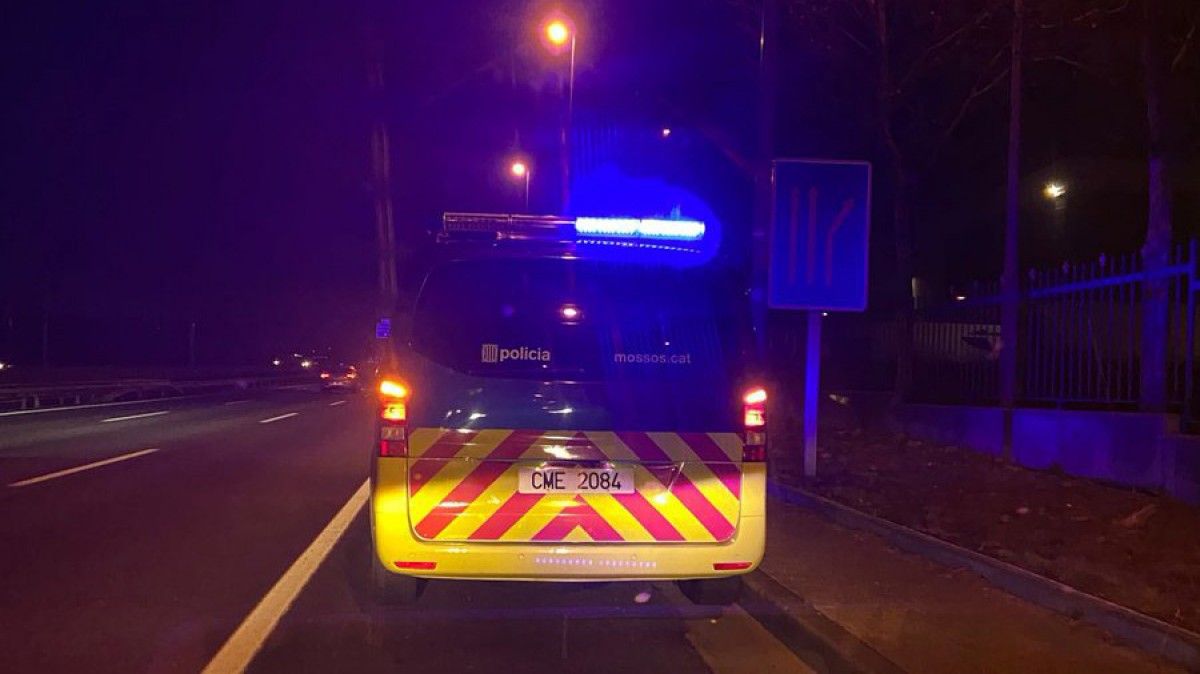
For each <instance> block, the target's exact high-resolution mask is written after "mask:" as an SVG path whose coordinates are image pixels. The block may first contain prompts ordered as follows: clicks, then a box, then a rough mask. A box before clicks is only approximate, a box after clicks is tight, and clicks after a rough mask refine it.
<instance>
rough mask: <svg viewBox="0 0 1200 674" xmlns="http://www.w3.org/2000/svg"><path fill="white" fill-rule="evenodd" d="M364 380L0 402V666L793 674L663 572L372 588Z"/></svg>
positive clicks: (743, 617) (737, 617) (750, 626)
mask: <svg viewBox="0 0 1200 674" xmlns="http://www.w3.org/2000/svg"><path fill="white" fill-rule="evenodd" d="M371 415H372V406H371V403H370V400H369V398H368V397H367V396H361V395H341V394H321V393H319V392H317V391H316V390H305V389H303V388H296V389H290V390H275V391H265V392H264V391H258V392H253V393H248V394H246V395H240V396H210V397H201V398H191V399H178V400H174V401H158V402H140V403H135V404H122V405H111V406H94V407H86V408H81V409H63V410H54V411H44V412H38V413H34V414H6V415H0V485H2V486H0V672H122V673H124V672H197V671H202V670H205V669H206V668H207V669H208V671H237V670H241V669H243V668H245V669H247V670H249V671H253V672H341V671H353V672H413V671H421V672H458V671H464V672H471V671H480V672H482V671H488V672H497V671H499V672H546V671H553V672H561V671H570V672H593V671H594V672H614V671H619V672H651V671H653V672H664V671H667V672H706V671H713V672H748V671H753V672H804V671H811V670H810V669H809V668H808V666H806V665H805V664H804V663H803V662H801V661H800V660H799V659H797V658H796V657H795V656H794V655H793V654H792V652H791V651H789V650H787V648H786V647H785V646H784V645H783V644H782V643H780V642H779V641H777V640H776V639H775V638H774V637H772V636H771V634H770V633H768V632H767V631H766V630H765V629H764V628H763V627H762V626H761V625H760V624H759V623H757V622H756V621H754V619H753V618H751V617H750V616H749V615H747V614H746V613H745V612H744V611H742V610H741V609H740V608H739V607H736V606H734V607H731V608H728V609H724V610H715V609H707V608H700V607H696V606H693V605H692V604H690V603H689V602H688V601H687V600H686V599H685V598H683V596H682V595H680V594H679V592H678V591H677V590H676V589H675V588H674V586H673V585H672V584H669V583H658V584H649V583H648V584H645V585H629V584H594V585H591V584H589V585H549V584H536V583H460V582H440V583H432V584H431V585H430V587H429V589H428V590H427V592H426V594H425V596H424V597H423V598H422V600H421V601H420V603H419V604H417V605H416V606H413V607H405V608H390V607H384V606H380V605H379V604H377V603H376V602H375V601H373V599H372V597H371V594H370V592H369V590H368V587H367V582H366V570H367V566H366V560H367V557H366V555H367V554H368V550H369V536H368V524H367V517H366V512H365V510H363V508H362V507H361V503H362V496H363V495H364V493H365V491H364V481H365V480H366V478H367V472H368V468H369V462H370V457H369V452H370V450H371V447H372V441H371V432H372V422H371Z"/></svg>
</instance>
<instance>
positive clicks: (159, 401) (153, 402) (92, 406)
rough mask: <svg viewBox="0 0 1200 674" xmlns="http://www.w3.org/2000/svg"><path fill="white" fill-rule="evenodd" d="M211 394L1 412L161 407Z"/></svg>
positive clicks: (21, 412) (18, 412) (35, 412)
mask: <svg viewBox="0 0 1200 674" xmlns="http://www.w3.org/2000/svg"><path fill="white" fill-rule="evenodd" d="M212 395H213V394H211V393H200V394H197V395H194V396H170V397H167V398H155V399H154V400H122V401H121V402H117V403H92V404H90V405H70V406H67V407H39V408H37V409H35V410H14V411H12V412H0V417H15V416H20V415H22V414H45V413H46V412H71V411H73V410H90V409H95V408H97V407H122V406H124V405H161V404H163V403H165V402H175V401H176V400H195V399H196V398H207V397H211V396H212Z"/></svg>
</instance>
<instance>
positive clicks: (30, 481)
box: [8, 447, 159, 487]
mask: <svg viewBox="0 0 1200 674" xmlns="http://www.w3.org/2000/svg"><path fill="white" fill-rule="evenodd" d="M158 449H159V448H158V447H152V448H150V449H142V450H139V451H136V452H130V453H128V454H121V455H120V456H114V457H110V458H107V459H101V460H100V461H93V462H92V463H85V464H83V465H82V466H75V467H74V468H67V469H65V470H57V471H54V472H53V473H46V474H45V475H38V476H37V477H31V478H29V479H26V480H21V481H19V482H13V483H12V484H10V485H8V486H10V487H26V486H28V485H31V484H37V483H39V482H45V481H46V480H53V479H54V478H56V477H63V476H65V475H71V474H73V473H81V472H83V471H85V470H91V469H93V468H99V467H100V466H107V465H108V464H110V463H117V462H118V461H128V460H129V459H136V458H137V457H139V456H145V455H147V454H153V453H154V452H157V451H158Z"/></svg>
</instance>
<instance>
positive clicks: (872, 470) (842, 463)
mask: <svg viewBox="0 0 1200 674" xmlns="http://www.w3.org/2000/svg"><path fill="white" fill-rule="evenodd" d="M771 444H772V446H773V448H774V449H773V452H772V462H773V466H772V472H773V474H774V475H775V478H776V479H779V480H782V481H784V482H785V483H789V484H796V485H801V486H803V487H805V488H807V489H809V490H811V491H814V492H817V493H819V494H822V495H823V496H826V497H827V498H830V499H833V500H835V501H838V502H840V503H844V504H846V505H849V506H851V507H854V508H857V509H859V510H862V511H865V512H868V513H870V514H872V515H875V516H877V517H881V518H883V519H887V520H890V521H892V522H896V523H898V524H903V525H905V526H909V527H912V528H914V529H919V530H920V531H923V532H925V533H928V534H930V535H933V536H936V537H938V538H941V539H944V540H946V541H950V542H952V543H955V544H957V545H960V546H962V547H965V548H969V549H971V550H976V551H978V552H981V553H983V554H987V555H991V556H992V557H995V558H997V559H1002V560H1004V561H1006V562H1009V563H1012V564H1016V565H1018V566H1021V567H1024V568H1026V569H1029V570H1030V571H1033V572H1035V573H1038V574H1041V575H1044V576H1048V577H1050V578H1054V579H1056V580H1058V581H1060V582H1063V583H1066V584H1068V585H1071V586H1073V587H1076V588H1078V589H1080V590H1083V591H1085V592H1088V593H1090V594H1094V595H1097V596H1100V597H1104V598H1106V599H1109V600H1111V601H1114V602H1116V603H1119V604H1123V605H1125V606H1128V607H1130V608H1133V609H1135V610H1138V611H1141V612H1143V613H1146V614H1148V615H1152V616H1155V617H1157V618H1160V619H1162V620H1165V621H1168V622H1171V623H1174V624H1176V625H1180V626H1182V627H1185V628H1188V629H1190V630H1193V631H1197V632H1200V509H1197V508H1194V507H1190V506H1187V505H1184V504H1182V503H1179V502H1177V501H1173V500H1171V499H1168V498H1165V497H1161V496H1157V495H1153V494H1148V493H1144V492H1140V491H1136V490H1132V489H1128V488H1120V487H1114V486H1110V485H1105V484H1100V483H1097V482H1094V481H1090V480H1086V479H1080V478H1075V477H1071V476H1069V475H1065V474H1062V473H1060V472H1054V471H1036V470H1029V469H1026V468H1023V467H1020V466H1017V465H1014V464H1011V463H1009V462H1006V461H1004V460H1002V459H999V458H994V457H991V456H988V455H986V454H982V453H978V452H974V451H970V450H966V449H962V448H959V447H953V446H937V445H931V444H927V443H923V442H921V441H918V440H913V439H909V438H906V437H904V436H901V435H896V434H890V433H886V432H877V431H866V430H863V429H860V428H850V427H831V428H824V429H823V434H822V436H821V438H820V441H819V446H820V451H819V453H818V458H819V462H818V477H817V478H816V479H815V480H811V481H805V480H804V479H803V477H802V473H801V471H800V464H799V463H798V459H799V456H798V451H799V450H798V448H799V447H800V446H801V443H800V438H799V436H798V434H797V433H795V432H794V430H792V431H787V430H782V431H779V432H776V433H775V434H774V435H773V436H772V439H771ZM788 448H797V449H796V451H795V452H794V453H793V452H792V451H789V449H788Z"/></svg>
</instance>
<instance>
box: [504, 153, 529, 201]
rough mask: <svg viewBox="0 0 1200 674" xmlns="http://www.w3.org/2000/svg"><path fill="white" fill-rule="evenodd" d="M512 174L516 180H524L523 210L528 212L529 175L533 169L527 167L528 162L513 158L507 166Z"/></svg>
mask: <svg viewBox="0 0 1200 674" xmlns="http://www.w3.org/2000/svg"><path fill="white" fill-rule="evenodd" d="M508 170H509V172H510V173H512V176H513V177H514V178H516V179H518V180H523V181H524V182H525V212H526V213H528V212H529V176H530V175H532V174H533V170H532V169H531V168H530V167H529V164H528V162H526V161H524V160H522V159H514V160H513V162H512V164H511V165H510V166H509V167H508Z"/></svg>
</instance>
